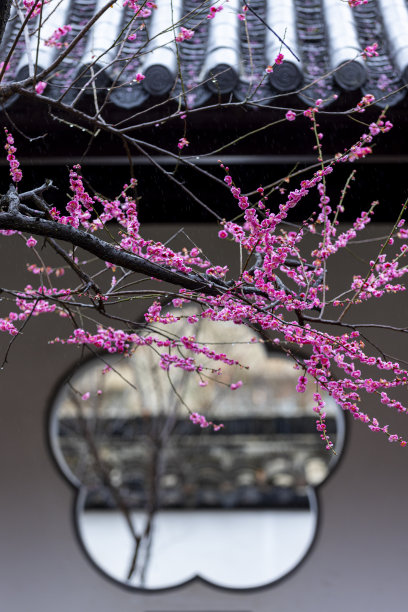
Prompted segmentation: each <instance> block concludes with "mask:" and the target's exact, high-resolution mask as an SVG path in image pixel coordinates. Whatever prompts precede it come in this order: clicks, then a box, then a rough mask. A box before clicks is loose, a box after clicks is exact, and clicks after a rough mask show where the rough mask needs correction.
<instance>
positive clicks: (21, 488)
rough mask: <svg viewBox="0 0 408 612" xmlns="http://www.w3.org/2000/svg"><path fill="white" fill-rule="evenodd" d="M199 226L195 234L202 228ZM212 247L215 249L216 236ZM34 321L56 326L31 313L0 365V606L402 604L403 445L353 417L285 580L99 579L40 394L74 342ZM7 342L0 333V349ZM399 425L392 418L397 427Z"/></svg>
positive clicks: (199, 608)
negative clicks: (141, 586) (165, 588)
mask: <svg viewBox="0 0 408 612" xmlns="http://www.w3.org/2000/svg"><path fill="white" fill-rule="evenodd" d="M163 231H164V230H163ZM377 231H378V229H377ZM380 231H381V230H380ZM197 233H199V234H200V236H201V237H202V236H203V235H204V233H205V231H204V228H203V227H201V228H199V230H198V232H197V231H196V234H197ZM168 235H170V230H169V233H168ZM213 242H214V241H213ZM10 244H11V243H10ZM4 245H5V241H3V240H2V241H1V242H0V257H1V261H2V262H7V265H6V266H3V265H2V267H1V268H2V270H1V280H0V286H13V287H17V286H18V276H19V270H20V269H21V265H23V266H24V262H25V260H26V258H27V252H26V250H24V251H23V250H22V251H21V252H20V250H19V249H18V248H17V247H15V246H13V249H12V250H11V249H10V248H8V247H7V246H4ZM210 246H211V247H212V249H213V252H214V249H215V247H216V245H214V244H212V245H211V244H210V243H209V247H210ZM342 263H343V264H344V268H343V269H345V267H346V266H347V265H349V266H350V267H351V266H354V265H355V264H354V262H353V260H350V262H348V260H347V259H346V258H345V259H343V260H342ZM5 267H7V270H5ZM339 273H341V270H339ZM384 307H385V308H388V309H389V316H390V320H392V322H393V323H394V324H402V323H403V324H406V323H407V315H406V313H407V301H406V297H404V296H403V297H402V298H401V297H399V298H396V297H391V296H390V297H387V298H386V299H385V300H384V302H383V306H382V307H381V308H382V309H383V308H384ZM376 308H377V305H376V304H375V303H372V304H370V305H369V306H368V308H367V310H366V312H370V313H371V314H375V310H376ZM381 314H382V313H381ZM365 316H366V315H364V316H363V319H364V317H365ZM44 326H46V331H47V333H48V334H49V336H53V335H57V333H59V330H58V332H57V327H56V326H55V323H52V319H51V318H48V319H45V318H43V319H42V321H41V320H40V319H38V320H36V321H34V322H33V325H32V326H28V327H27V330H26V331H24V337H23V338H19V339H18V341H16V342H15V344H14V345H13V347H12V350H11V352H10V356H9V363H8V364H7V365H6V367H5V369H4V371H2V372H1V379H0V384H1V409H0V410H1V411H0V418H1V427H0V454H1V461H0V482H1V485H2V486H1V503H0V610H4V611H5V612H26V611H28V610H30V612H31V611H37V610H38V611H39V612H56V611H58V612H72V610H77V611H79V612H82V611H84V612H92V611H93V610H97V611H98V612H112V610H118V611H119V610H120V612H130V611H132V612H133V611H135V612H164V611H172V612H176V611H177V612H216V611H217V612H218V611H222V612H227V611H234V612H244V611H246V612H250V611H251V612H272V611H274V610H277V611H279V612H293V610H301V611H302V612H309V611H310V612H312V611H313V612H314V611H315V610H319V609H320V610H323V609H324V610H326V609H330V610H331V612H344V609H345V607H346V606H347V607H348V608H350V609H352V610H360V609H361V610H370V612H377V611H378V612H380V611H381V612H382V611H383V610H385V609H389V608H390V607H391V606H392V607H395V608H396V609H397V608H400V607H402V606H403V605H404V607H405V605H406V597H407V585H406V559H407V553H408V539H407V535H406V531H407V528H406V516H407V511H408V487H406V484H405V479H406V478H405V465H406V461H407V456H408V455H407V453H408V450H404V449H401V448H400V447H398V446H397V445H391V444H389V443H388V442H387V441H386V440H385V438H384V437H382V436H380V435H375V434H371V433H370V432H369V431H368V430H367V429H366V427H364V426H363V425H361V424H354V423H349V428H348V429H349V433H348V439H347V443H346V450H345V452H344V457H343V459H342V461H341V462H340V464H339V466H338V467H337V469H336V471H335V473H334V474H333V475H332V477H331V478H330V479H329V480H328V482H327V483H326V484H324V485H323V486H322V487H321V489H320V491H319V498H320V526H319V529H318V536H317V540H316V542H315V545H314V547H313V548H312V551H311V553H310V554H309V556H308V557H307V559H306V560H305V561H304V563H303V564H302V565H301V566H300V567H299V568H298V570H297V571H295V572H294V573H293V574H292V575H291V576H289V577H288V578H287V579H285V580H283V581H282V582H280V583H278V584H277V585H275V586H274V587H272V588H270V589H265V590H255V591H252V592H251V591H250V592H248V593H246V594H243V593H228V592H226V591H224V590H220V589H216V588H212V587H209V586H207V585H205V584H203V583H201V582H196V583H192V584H189V585H188V586H186V587H184V588H181V589H176V590H173V591H170V592H164V593H156V594H155V593H150V594H139V593H137V592H133V591H130V590H126V589H124V588H122V587H119V586H117V585H116V584H114V583H112V582H110V581H109V580H107V579H106V578H105V577H104V576H102V575H101V573H99V572H98V571H97V570H96V569H95V568H94V567H93V566H92V565H91V564H90V563H89V561H88V560H87V559H86V557H85V556H84V554H83V552H82V550H81V549H80V546H79V545H78V541H77V539H76V535H75V533H74V528H73V519H72V515H73V503H74V491H73V490H72V489H71V488H70V486H69V485H68V484H67V482H66V481H65V480H64V479H63V478H62V477H61V475H60V473H59V472H58V470H57V469H56V467H55V465H54V464H53V460H52V459H51V457H50V453H49V451H48V448H47V435H46V413H47V407H48V404H49V400H50V397H51V394H52V391H53V388H54V386H55V385H56V383H57V382H58V380H59V379H60V377H61V376H62V375H63V374H64V372H65V371H66V369H67V367H69V366H70V365H71V364H73V363H74V361H75V355H76V354H75V351H74V349H69V348H64V347H61V346H58V345H54V346H52V347H48V346H47V344H46V340H45V339H44V338H43V334H42V331H44ZM382 336H384V338H383V341H384V342H385V343H386V344H388V348H389V350H390V351H391V352H392V354H393V355H395V356H397V355H398V354H399V355H403V356H404V355H405V356H406V355H407V350H406V349H407V341H406V340H405V339H404V338H402V339H401V338H398V337H397V336H395V337H391V336H390V335H389V334H383V335H382ZM8 340H9V338H8V337H7V338H5V337H3V336H2V337H1V338H0V341H1V343H2V344H1V350H2V353H1V355H3V353H4V346H5V344H6V343H7V342H8ZM367 409H369V406H367ZM378 414H380V416H381V417H382V418H381V420H382V421H383V422H389V423H391V424H392V423H393V422H394V421H395V419H392V418H388V415H387V413H386V409H385V408H381V409H379V410H378V411H377V415H378ZM386 415H387V416H386ZM399 421H402V422H403V419H399ZM403 429H404V428H403V427H402V426H401V423H399V431H403Z"/></svg>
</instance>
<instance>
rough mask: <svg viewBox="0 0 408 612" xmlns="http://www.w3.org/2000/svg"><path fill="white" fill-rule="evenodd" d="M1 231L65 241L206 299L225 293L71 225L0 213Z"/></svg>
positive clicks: (213, 284) (219, 285) (220, 285)
mask: <svg viewBox="0 0 408 612" xmlns="http://www.w3.org/2000/svg"><path fill="white" fill-rule="evenodd" d="M0 229H3V230H17V231H20V232H28V233H30V234H35V235H37V236H46V237H47V238H55V239H56V240H64V241H66V242H69V243H71V244H73V245H74V246H76V247H79V248H81V249H84V250H85V251H87V252H88V253H92V254H93V255H96V257H99V259H101V260H102V261H108V262H109V263H112V264H114V265H116V266H120V267H122V268H126V269H128V270H132V271H133V272H139V273H140V274H143V275H144V276H148V277H154V278H157V279H159V280H162V281H165V282H168V283H171V284H173V285H179V286H181V287H184V288H185V289H190V290H192V291H200V292H201V293H205V294H208V295H217V294H219V293H220V292H222V291H225V290H226V289H227V287H226V286H224V285H223V283H222V282H220V281H217V282H213V281H209V280H207V279H205V278H201V277H198V276H197V275H195V274H194V273H192V274H190V275H188V274H183V273H182V272H177V271H175V270H171V269H169V268H167V267H165V266H162V265H160V264H157V263H154V262H151V261H149V260H147V259H144V258H143V257H140V256H139V255H134V254H133V253H128V252H126V251H123V250H121V249H119V248H118V247H116V246H113V245H112V244H109V242H106V241H105V240H101V239H100V238H97V237H96V236H94V235H93V234H89V233H87V232H85V231H83V230H79V229H76V228H74V227H71V226H70V225H61V224H59V223H57V222H56V221H49V220H48V219H39V218H35V217H26V216H24V215H22V214H20V213H10V212H3V213H0Z"/></svg>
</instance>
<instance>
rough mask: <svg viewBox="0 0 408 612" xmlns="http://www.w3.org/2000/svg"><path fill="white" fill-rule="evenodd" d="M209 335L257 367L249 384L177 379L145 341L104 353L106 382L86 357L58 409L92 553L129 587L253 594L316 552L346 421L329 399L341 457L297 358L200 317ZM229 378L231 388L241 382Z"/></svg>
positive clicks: (61, 444) (55, 436)
mask: <svg viewBox="0 0 408 612" xmlns="http://www.w3.org/2000/svg"><path fill="white" fill-rule="evenodd" d="M200 335H201V337H203V338H204V337H205V339H206V341H209V342H211V341H213V342H217V343H223V342H225V344H226V345H228V346H226V347H225V352H228V354H229V355H230V356H231V357H232V358H235V359H237V360H238V361H240V362H241V363H248V364H251V368H250V369H249V370H242V371H240V372H239V377H240V378H241V379H242V380H243V382H244V385H243V387H241V388H240V389H239V390H237V391H231V390H230V389H229V388H227V387H226V386H222V385H219V384H217V383H215V382H212V381H210V382H209V384H208V386H207V387H206V388H205V389H202V388H201V387H199V386H198V381H197V380H196V378H195V377H194V376H192V375H191V374H186V373H184V372H182V371H177V372H175V373H174V375H173V379H172V382H171V383H170V382H169V378H168V376H167V373H166V372H164V371H163V370H162V369H161V368H160V367H159V366H158V363H157V358H156V356H155V355H154V353H153V352H152V351H151V350H150V349H149V348H148V347H139V348H138V349H137V350H136V351H135V353H134V355H133V356H132V357H131V358H120V357H117V356H108V357H106V356H104V357H103V359H104V362H106V363H109V364H111V366H112V369H111V370H110V371H109V372H107V373H105V374H103V373H102V372H103V370H104V369H105V371H106V370H107V369H108V368H106V366H104V364H101V362H100V360H98V359H93V360H92V361H90V362H87V363H86V364H84V365H83V366H82V367H81V368H79V369H78V371H77V372H76V373H75V375H74V376H73V377H72V378H71V380H70V383H69V384H68V385H64V386H63V387H62V388H61V389H60V391H59V392H58V394H57V396H56V397H55V400H54V403H53V408H52V411H51V412H52V414H51V422H50V431H51V447H52V449H53V452H54V455H55V457H56V460H57V462H58V464H59V466H60V468H61V470H62V472H63V473H64V475H65V476H66V477H67V478H68V480H70V481H71V482H72V483H73V484H74V485H75V487H77V488H78V493H77V495H76V521H77V532H78V534H79V537H80V539H81V542H82V545H83V547H84V548H85V550H86V551H87V554H88V555H89V557H90V558H91V559H92V561H93V562H94V564H96V566H97V567H99V568H100V569H101V570H102V571H103V572H104V573H106V574H107V575H108V576H110V577H111V578H114V579H115V580H117V581H118V582H120V583H122V584H126V585H127V586H134V587H136V588H139V589H147V590H150V589H165V588H171V587H174V586H178V585H181V584H183V583H185V582H187V581H189V580H191V579H193V578H195V577H200V578H201V579H203V580H206V581H207V582H209V583H211V584H213V585H217V586H219V587H224V588H229V589H249V588H254V587H260V586H265V585H268V584H271V583H273V582H274V581H276V580H278V579H280V578H282V577H283V576H285V575H286V574H288V573H289V572H291V571H292V570H293V569H294V568H295V567H296V566H297V565H298V564H299V563H300V561H301V560H302V559H303V558H304V557H305V555H306V554H307V552H308V550H309V549H310V547H311V544H312V542H313V540H314V537H315V534H316V530H317V528H318V505H317V501H316V494H315V489H314V487H316V486H318V485H319V484H320V483H321V482H322V481H323V480H325V479H326V478H327V476H328V475H329V473H330V471H331V469H332V467H333V466H334V464H335V462H336V460H337V458H338V456H339V454H340V451H341V448H342V445H343V440H344V417H343V414H342V412H341V411H340V410H339V409H338V407H337V406H336V405H335V404H334V402H333V401H332V400H331V399H330V398H329V397H326V398H325V399H326V402H327V406H326V412H327V426H328V431H329V433H330V435H331V438H332V439H333V441H334V442H335V447H336V451H337V456H336V457H334V455H332V454H330V453H328V452H327V451H326V450H325V448H324V445H323V444H322V442H321V440H320V437H319V434H318V432H317V431H316V428H315V420H316V418H315V415H314V413H313V412H312V409H311V408H312V405H313V399H312V394H313V390H314V388H313V385H312V384H310V385H308V389H307V391H306V393H304V394H298V393H297V392H296V389H295V387H296V380H297V377H298V375H299V372H298V371H296V370H294V369H293V363H292V361H291V360H290V359H288V358H287V357H286V356H284V355H282V354H280V353H269V354H268V353H267V352H266V350H265V347H264V345H262V344H258V343H255V344H254V343H253V342H251V338H252V336H253V334H251V332H250V331H249V330H247V329H245V328H242V329H241V328H239V327H237V326H234V325H232V324H224V323H219V324H214V323H209V322H204V323H203V325H202V326H201V328H200ZM231 338H233V339H234V343H233V345H231ZM233 370H234V369H233V368H227V369H226V371H225V373H224V377H223V382H225V383H227V384H230V383H231V382H232V381H233V380H235V379H236V377H237V372H236V371H233ZM129 383H130V384H129ZM173 387H174V388H176V389H177V391H178V393H179V396H181V397H182V398H183V401H185V403H186V404H187V405H188V406H189V407H190V409H191V410H192V411H193V412H195V411H196V412H200V413H204V414H205V415H206V417H207V418H208V419H211V420H212V421H213V422H222V423H224V428H223V429H222V430H220V431H217V432H215V431H210V430H203V429H200V428H199V427H198V426H197V425H194V424H193V423H191V421H189V419H188V413H187V412H186V408H185V407H184V406H183V404H182V402H181V401H180V399H179V396H178V395H177V394H175V393H174V389H173ZM73 390H75V391H73ZM98 390H99V393H98ZM87 392H90V397H89V399H87V400H86V401H84V400H82V399H81V394H84V393H87Z"/></svg>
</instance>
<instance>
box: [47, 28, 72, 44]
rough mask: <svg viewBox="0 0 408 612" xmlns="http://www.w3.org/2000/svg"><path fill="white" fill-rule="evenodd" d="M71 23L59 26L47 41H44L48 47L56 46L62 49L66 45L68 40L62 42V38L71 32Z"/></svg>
mask: <svg viewBox="0 0 408 612" xmlns="http://www.w3.org/2000/svg"><path fill="white" fill-rule="evenodd" d="M71 30H72V26H71V25H69V24H68V25H63V26H61V27H59V28H57V29H56V30H55V31H54V32H53V33H52V34H51V36H50V37H49V38H47V40H46V41H44V45H45V46H46V47H56V48H57V49H61V48H62V47H66V46H67V43H66V42H61V40H60V39H61V38H62V37H63V36H65V35H66V34H68V32H71Z"/></svg>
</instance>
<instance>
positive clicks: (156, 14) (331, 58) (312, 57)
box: [0, 0, 408, 108]
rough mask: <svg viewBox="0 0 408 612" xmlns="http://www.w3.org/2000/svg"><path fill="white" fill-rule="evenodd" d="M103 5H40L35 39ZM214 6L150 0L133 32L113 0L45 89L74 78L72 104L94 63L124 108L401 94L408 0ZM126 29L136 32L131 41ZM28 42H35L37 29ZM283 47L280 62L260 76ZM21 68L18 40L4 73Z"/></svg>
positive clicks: (79, 0)
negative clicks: (170, 101)
mask: <svg viewBox="0 0 408 612" xmlns="http://www.w3.org/2000/svg"><path fill="white" fill-rule="evenodd" d="M104 4H106V1H105V0H60V1H59V0H57V2H55V1H54V2H51V3H50V4H47V5H45V6H44V11H43V17H42V19H43V22H44V25H43V29H42V33H41V38H42V41H44V40H46V39H48V38H49V37H50V36H51V34H52V33H53V32H54V31H55V29H56V28H57V27H58V26H61V25H65V24H70V25H71V26H72V30H71V31H70V32H69V33H68V34H67V35H66V37H65V38H64V39H63V40H64V41H65V42H68V43H69V42H70V41H71V40H73V38H74V36H75V35H76V34H78V32H79V31H80V29H81V27H82V26H83V25H84V24H86V22H87V21H88V20H89V19H90V18H91V17H92V16H93V14H95V13H96V12H97V11H98V10H100V8H101V7H102V6H103V5H104ZM213 4H214V6H216V7H219V6H221V5H222V6H223V10H221V11H219V12H217V13H216V14H215V17H214V18H213V19H208V18H207V15H208V14H209V9H210V3H203V2H199V1H198V0H157V9H153V10H152V11H151V15H150V16H146V17H144V18H143V20H142V21H143V22H144V24H145V26H143V29H139V26H140V24H141V23H142V21H141V19H137V20H134V21H133V24H134V25H133V26H131V27H130V28H129V27H128V26H127V24H129V22H130V21H131V20H132V18H134V11H133V10H132V8H131V6H126V8H125V9H124V8H123V0H118V2H116V4H114V5H113V6H112V8H110V9H109V10H108V11H106V12H105V13H104V15H103V16H102V18H101V19H100V20H99V21H98V22H97V23H96V25H95V26H94V27H93V28H92V29H91V30H90V32H89V34H88V36H87V37H85V38H84V39H83V40H82V41H81V42H80V44H78V46H77V47H76V48H75V50H74V52H73V53H72V54H71V55H69V57H67V58H66V59H65V60H64V62H63V65H62V66H60V67H59V68H58V70H57V71H56V73H55V74H54V75H53V77H52V79H51V80H50V83H49V85H48V88H47V92H46V93H47V94H48V95H51V96H55V97H57V96H60V95H61V93H62V92H63V91H64V90H66V89H67V83H72V79H77V80H76V83H75V88H71V89H70V90H69V92H68V93H67V95H66V97H65V98H64V100H71V101H72V100H73V99H74V98H75V96H76V95H77V93H78V92H79V91H80V87H81V86H84V85H85V83H86V82H87V80H88V79H89V66H91V67H92V70H94V72H95V73H96V74H98V79H97V87H98V88H99V87H101V88H103V89H105V88H111V90H110V101H111V102H112V103H114V104H115V105H117V106H118V107H123V108H135V107H139V106H141V105H144V104H148V103H150V102H151V101H152V99H153V100H157V99H158V97H167V96H169V95H171V96H172V97H174V96H180V100H181V103H182V104H185V103H187V104H188V105H189V106H190V107H192V106H198V105H202V104H204V103H206V102H207V101H209V100H210V99H211V97H213V96H214V95H216V96H218V95H219V94H231V95H232V96H233V99H236V100H245V99H247V98H248V96H250V97H251V99H255V100H258V101H260V102H262V103H273V98H274V96H276V95H277V94H282V93H288V92H292V91H297V93H298V96H299V97H300V98H301V99H302V100H303V101H305V102H306V103H310V102H311V101H314V100H316V99H317V98H323V99H324V100H328V101H330V100H332V99H333V96H335V95H337V96H341V94H342V92H344V91H355V90H357V91H361V92H362V93H363V94H367V93H370V94H373V95H374V96H375V98H376V100H377V101H378V104H379V105H380V106H386V105H395V104H397V103H399V102H400V101H401V100H402V99H403V98H404V97H405V94H406V90H405V88H404V84H405V83H408V0H368V2H367V3H366V4H363V5H361V6H358V7H355V8H351V7H350V6H349V4H348V2H346V1H345V0H251V2H250V3H249V6H250V9H252V10H248V11H247V12H246V13H245V15H246V21H245V20H244V21H242V20H240V19H239V18H238V14H239V13H242V0H226V1H225V2H224V1H223V0H217V1H216V2H215V3H213ZM141 5H143V3H142V2H141ZM56 6H57V8H55V7H56ZM147 12H149V11H147ZM172 23H173V24H176V25H175V26H174V28H173V26H172ZM265 23H266V24H268V25H269V26H270V27H271V28H273V30H274V31H275V32H277V33H278V34H279V35H280V36H281V37H282V38H284V40H285V43H286V44H287V45H288V47H290V49H291V50H292V51H293V54H292V53H291V52H289V51H288V50H287V49H286V48H285V47H282V46H281V43H280V42H279V40H278V38H277V37H276V36H275V35H274V34H273V33H272V32H271V31H270V30H269V29H268V28H267V27H266V25H265ZM180 26H183V27H185V28H188V29H191V30H194V36H193V37H192V38H191V39H190V40H184V41H183V42H181V43H177V42H175V35H176V34H177V33H178V32H179V31H180ZM19 27H20V21H19V19H18V18H17V17H16V16H14V17H13V18H12V19H11V20H10V23H9V25H8V27H7V30H6V33H5V36H4V40H3V42H2V45H1V48H0V57H1V58H2V59H4V58H5V57H6V55H7V51H8V49H9V48H10V46H11V43H12V40H13V36H15V33H16V32H17V30H18V28H19ZM35 27H36V26H35V24H33V25H32V28H35ZM132 32H133V33H134V34H136V38H135V39H134V40H129V34H131V33H132ZM131 38H133V37H132V36H131ZM32 40H36V35H35V33H34V36H33V39H32ZM374 42H377V43H378V49H377V51H378V55H377V56H374V57H369V58H367V59H366V60H363V59H362V58H361V52H362V51H363V49H364V48H365V47H366V46H367V45H372V44H373V43H374ZM32 46H35V45H34V43H33V45H32ZM280 51H282V52H283V53H284V55H285V60H284V62H283V63H282V64H281V65H280V66H275V68H274V70H273V72H271V73H270V74H267V73H265V68H266V66H268V65H270V64H273V63H274V59H275V58H276V56H277V54H278V53H279V52H280ZM60 52H61V49H58V48H56V47H52V46H51V47H50V46H45V45H44V44H43V42H41V44H40V45H39V48H38V64H39V66H40V67H41V68H47V67H48V66H49V65H50V64H51V62H52V61H53V60H54V59H55V57H56V55H57V54H58V53H60ZM295 56H297V57H298V58H299V61H298V59H296V58H295ZM137 72H140V73H142V74H144V75H145V79H144V80H143V81H141V82H136V81H134V78H135V75H136V73H137ZM27 74H28V59H27V54H26V53H25V42H24V40H23V39H22V40H21V41H20V42H19V43H18V45H17V48H16V51H15V54H14V56H13V60H12V62H11V67H10V69H9V70H8V71H7V73H6V76H5V79H6V81H9V80H13V79H16V78H17V79H19V78H21V77H23V76H27ZM259 82H261V84H260V85H259V86H257V84H259ZM401 88H402V89H401ZM254 89H256V91H255V93H254ZM392 92H394V93H392Z"/></svg>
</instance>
